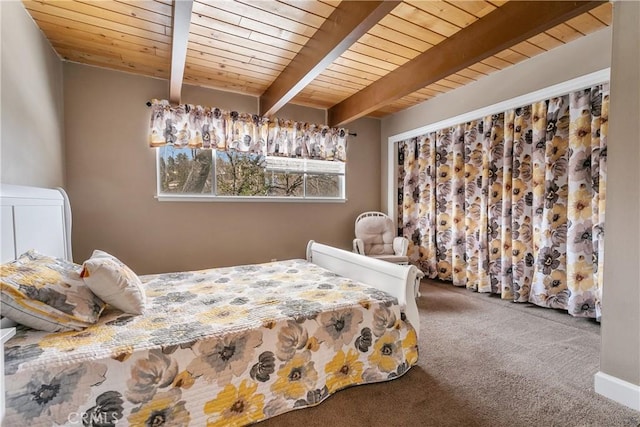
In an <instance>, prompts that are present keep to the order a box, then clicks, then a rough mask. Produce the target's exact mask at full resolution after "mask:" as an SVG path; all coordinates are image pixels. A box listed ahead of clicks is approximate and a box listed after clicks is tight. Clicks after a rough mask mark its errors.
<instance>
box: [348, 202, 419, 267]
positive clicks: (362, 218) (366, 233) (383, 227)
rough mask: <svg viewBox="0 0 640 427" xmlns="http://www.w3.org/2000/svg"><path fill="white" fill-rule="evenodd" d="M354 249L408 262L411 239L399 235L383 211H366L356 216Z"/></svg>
mask: <svg viewBox="0 0 640 427" xmlns="http://www.w3.org/2000/svg"><path fill="white" fill-rule="evenodd" d="M355 234H356V238H355V239H353V251H354V252H356V253H358V254H360V255H366V256H369V257H372V258H378V259H381V260H384V261H389V262H393V263H395V264H407V263H408V262H409V258H408V257H407V249H408V248H409V241H408V240H407V239H406V238H405V237H398V236H396V233H395V228H394V225H393V221H392V220H391V218H390V217H389V216H387V215H385V214H384V213H382V212H364V213H362V214H360V215H358V218H356V228H355Z"/></svg>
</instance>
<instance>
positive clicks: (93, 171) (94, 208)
mask: <svg viewBox="0 0 640 427" xmlns="http://www.w3.org/2000/svg"><path fill="white" fill-rule="evenodd" d="M64 96H65V129H66V136H67V182H68V185H67V189H68V192H69V196H70V199H71V205H72V208H73V212H74V218H73V245H74V257H75V259H76V261H82V260H83V259H84V258H87V257H88V256H89V255H90V254H91V251H92V250H93V249H96V248H100V249H103V250H106V251H108V252H112V253H113V254H115V255H116V256H118V257H120V258H121V259H122V260H123V261H124V262H125V263H127V264H130V265H131V267H132V268H133V269H134V270H135V271H136V272H138V273H152V272H162V271H177V270H185V269H199V268H206V267H214V266H226V265H232V264H243V263H253V262H264V261H269V260H270V259H272V258H277V259H285V258H292V257H303V256H304V250H305V246H306V243H307V241H308V240H309V239H314V240H317V241H321V242H325V243H328V244H332V245H335V246H339V247H343V248H350V245H351V239H352V238H353V221H354V220H355V217H356V216H357V215H358V214H359V213H360V212H362V211H365V210H371V209H377V208H378V206H379V205H380V188H379V182H380V171H379V170H378V165H379V164H380V153H379V150H378V141H379V140H380V122H379V120H377V119H361V120H358V121H356V122H354V123H353V124H352V125H351V126H350V130H351V131H354V132H357V134H358V136H357V137H356V138H351V139H350V140H349V146H348V155H349V162H348V164H347V197H348V202H346V203H274V202H256V203H246V202H235V203H234V202H158V201H157V200H156V199H154V194H155V189H156V180H155V173H156V172H155V167H156V166H155V152H154V150H153V149H151V148H149V147H148V146H147V142H146V141H147V129H148V122H149V109H148V107H146V105H145V103H146V101H147V100H148V99H151V98H163V97H166V96H167V82H166V81H162V80H157V79H152V78H146V77H141V76H134V75H131V74H126V73H121V72H116V71H108V70H104V69H100V68H95V67H88V66H83V65H78V64H72V63H65V65H64ZM182 101H183V102H186V103H200V104H203V105H210V106H218V107H221V108H225V109H237V110H239V111H245V112H248V113H254V112H256V109H257V101H256V98H255V97H250V96H245V95H238V94H231V93H225V92H219V91H214V90H207V89H202V88H197V87H194V86H185V88H184V89H183V95H182ZM278 115H279V116H280V117H287V118H290V119H293V120H313V121H314V122H316V123H324V111H323V110H314V109H309V108H304V107H296V106H287V107H285V109H283V110H282V111H281V112H280V113H279V114H278Z"/></svg>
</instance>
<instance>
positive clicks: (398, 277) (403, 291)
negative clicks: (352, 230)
mask: <svg viewBox="0 0 640 427" xmlns="http://www.w3.org/2000/svg"><path fill="white" fill-rule="evenodd" d="M307 260H308V261H310V262H313V263H314V264H316V265H319V266H320V267H323V268H326V269H328V270H331V271H333V272H335V273H337V274H339V275H341V276H345V277H348V278H350V279H352V280H356V281H358V282H362V283H365V284H367V285H369V286H372V287H374V288H377V289H380V290H382V291H385V292H387V293H389V294H391V295H393V296H395V297H396V298H397V299H398V303H399V304H400V305H401V306H402V307H404V312H405V315H406V316H407V319H408V320H409V322H410V323H411V325H412V326H413V327H414V328H415V330H416V333H417V334H419V333H420V316H419V315H418V306H417V305H416V295H417V292H418V286H419V285H420V279H422V277H423V276H424V274H423V273H422V272H421V271H420V270H418V269H417V268H416V267H415V266H413V265H408V266H407V265H397V264H392V263H390V262H386V261H380V260H377V259H373V258H369V257H366V256H364V255H359V254H356V253H353V252H348V251H345V250H343V249H338V248H334V247H331V246H327V245H323V244H321V243H316V242H314V241H313V240H311V241H309V243H308V244H307Z"/></svg>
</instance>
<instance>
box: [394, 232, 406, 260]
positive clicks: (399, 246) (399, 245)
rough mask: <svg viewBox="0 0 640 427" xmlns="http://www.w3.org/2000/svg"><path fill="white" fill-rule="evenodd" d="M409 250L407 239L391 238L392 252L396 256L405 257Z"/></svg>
mask: <svg viewBox="0 0 640 427" xmlns="http://www.w3.org/2000/svg"><path fill="white" fill-rule="evenodd" d="M408 250H409V239H407V238H406V237H394V238H393V252H394V253H395V254H396V255H401V256H406V255H407V251H408Z"/></svg>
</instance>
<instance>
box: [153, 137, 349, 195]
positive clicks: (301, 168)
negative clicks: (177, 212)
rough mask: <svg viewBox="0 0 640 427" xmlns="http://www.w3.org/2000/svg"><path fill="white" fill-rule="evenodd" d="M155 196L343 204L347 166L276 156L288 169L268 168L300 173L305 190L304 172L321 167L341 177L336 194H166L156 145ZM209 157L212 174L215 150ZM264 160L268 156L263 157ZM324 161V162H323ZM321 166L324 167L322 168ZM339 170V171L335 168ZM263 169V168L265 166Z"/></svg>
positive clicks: (305, 175)
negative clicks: (340, 170)
mask: <svg viewBox="0 0 640 427" xmlns="http://www.w3.org/2000/svg"><path fill="white" fill-rule="evenodd" d="M155 151H156V195H155V198H156V199H157V200H158V201H160V202H268V203H269V202H277V203H345V202H346V201H347V194H346V193H347V190H346V188H347V168H346V163H344V162H328V161H324V160H312V159H295V158H284V157H276V158H274V161H278V162H281V163H283V164H284V163H289V164H290V167H289V168H284V167H282V168H277V169H276V168H273V169H270V170H272V171H278V172H286V171H288V172H293V173H302V174H303V175H304V180H305V183H304V192H305V193H306V190H307V189H306V184H307V183H306V179H307V175H318V174H323V172H321V170H322V169H325V170H326V169H328V171H327V172H324V174H326V175H337V176H341V179H340V182H339V186H340V188H339V192H340V195H339V196H336V197H307V196H306V195H303V196H217V195H215V194H168V193H162V192H161V188H160V148H156V150H155ZM211 151H212V154H211V155H212V156H213V159H212V161H213V172H212V173H213V174H214V175H215V162H216V158H215V152H216V150H211ZM266 157H267V161H269V160H270V159H271V157H270V156H266ZM323 164H324V165H323ZM322 166H325V167H324V168H323V167H322ZM340 168H341V169H342V172H339V171H338V170H339V169H340ZM265 169H267V168H265ZM267 170H269V169H267ZM212 187H213V191H215V187H216V180H215V176H214V182H213V185H212Z"/></svg>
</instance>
